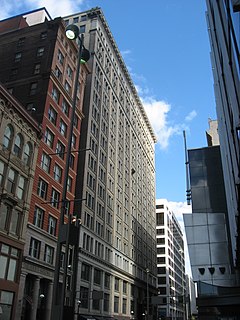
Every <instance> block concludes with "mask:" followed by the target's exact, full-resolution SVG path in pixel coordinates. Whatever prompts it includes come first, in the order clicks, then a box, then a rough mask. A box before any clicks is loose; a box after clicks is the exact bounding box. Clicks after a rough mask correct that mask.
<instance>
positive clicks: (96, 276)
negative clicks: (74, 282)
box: [94, 269, 102, 285]
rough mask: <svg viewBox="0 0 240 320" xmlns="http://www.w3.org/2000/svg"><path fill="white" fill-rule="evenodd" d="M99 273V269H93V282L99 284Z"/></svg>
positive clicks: (100, 273)
mask: <svg viewBox="0 0 240 320" xmlns="http://www.w3.org/2000/svg"><path fill="white" fill-rule="evenodd" d="M101 275H102V272H101V270H98V269H94V283H95V284H98V285H101Z"/></svg>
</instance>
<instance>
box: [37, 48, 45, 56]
mask: <svg viewBox="0 0 240 320" xmlns="http://www.w3.org/2000/svg"><path fill="white" fill-rule="evenodd" d="M43 54H44V47H39V48H38V49H37V57H42V56H43Z"/></svg>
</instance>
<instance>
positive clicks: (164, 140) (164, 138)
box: [136, 87, 183, 149]
mask: <svg viewBox="0 0 240 320" xmlns="http://www.w3.org/2000/svg"><path fill="white" fill-rule="evenodd" d="M136 88H137V90H138V93H139V94H140V96H142V95H143V94H144V95H145V94H146V92H143V91H142V89H140V88H139V87H136ZM141 100H142V103H143V106H144V109H145V111H146V113H147V115H148V118H149V120H150V122H151V124H152V126H153V129H154V132H155V134H156V136H157V140H158V143H159V145H160V147H161V148H162V149H166V148H167V147H168V145H169V139H170V138H171V137H172V136H173V135H174V134H180V133H182V130H183V126H182V125H179V124H173V125H171V124H169V121H168V114H169V112H170V110H171V105H170V104H168V103H167V102H166V101H162V100H156V99H154V98H151V97H146V96H145V97H144V98H141Z"/></svg>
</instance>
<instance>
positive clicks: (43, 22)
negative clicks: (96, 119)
mask: <svg viewBox="0 0 240 320" xmlns="http://www.w3.org/2000/svg"><path fill="white" fill-rule="evenodd" d="M0 30H1V33H0V46H1V50H0V61H1V66H0V79H1V81H2V82H4V84H5V86H6V87H7V88H8V91H9V92H10V93H11V95H13V96H15V97H17V98H18V100H19V101H21V103H22V105H23V107H24V108H25V111H26V112H28V113H30V114H31V116H32V117H33V118H35V120H37V122H38V125H39V126H40V127H41V128H42V131H43V135H42V137H41V140H40V142H39V148H38V154H36V155H35V156H36V157H37V164H36V171H35V174H34V182H33V187H32V190H31V203H30V205H29V217H28V218H29V219H28V225H27V229H26V230H25V231H24V238H25V239H26V243H25V247H24V254H23V255H21V258H22V264H21V266H22V268H21V276H20V281H19V288H20V289H19V295H18V297H17V301H18V303H17V305H16V311H15V312H13V313H12V314H11V315H10V318H6V319H16V320H17V319H29V320H35V319H36V318H38V319H46V320H47V319H50V314H51V303H52V292H53V279H54V269H55V259H56V241H57V235H58V221H59V216H60V210H61V207H62V202H61V200H62V192H63V177H64V172H65V168H66V149H67V146H68V144H71V147H72V151H73V152H72V153H71V156H70V163H69V175H68V183H67V196H66V197H67V200H69V202H68V203H67V204H68V205H69V206H68V207H67V210H68V211H67V212H68V213H72V212H73V199H74V198H75V196H74V194H75V185H76V175H77V162H78V154H79V153H78V152H76V150H78V148H79V140H80V128H81V119H82V118H83V112H82V101H83V93H84V83H85V80H86V74H87V73H88V72H89V71H88V69H87V67H86V66H82V68H81V74H80V77H79V83H81V84H80V85H79V88H80V89H79V90H78V93H77V107H76V113H75V115H74V128H73V136H72V139H71V136H70V129H69V128H70V125H71V124H70V119H71V113H72V107H71V106H72V101H73V88H74V84H75V83H74V81H75V80H74V79H75V74H76V59H77V54H78V48H77V46H76V44H75V43H74V42H72V41H70V40H68V39H67V38H66V36H65V25H64V23H63V22H62V19H61V18H56V19H54V20H51V19H50V17H49V15H48V13H47V12H46V10H45V9H39V10H35V11H32V12H29V13H26V14H23V15H20V16H17V17H12V18H9V19H6V20H4V21H1V22H0ZM33 123H34V122H33ZM19 126H20V122H19ZM22 126H23V128H25V127H24V124H23V123H22ZM21 130H23V129H19V130H18V131H19V132H20V131H21ZM24 130H25V131H26V130H27V129H24ZM16 148H17V147H16ZM16 148H15V147H14V150H13V151H14V152H15V149H16ZM29 173H31V171H29ZM31 175H32V176H31V179H33V173H31ZM1 215H2V213H1ZM67 220H68V217H67V215H66V216H65V222H67ZM71 249H72V247H71V246H70V250H69V251H70V253H69V261H68V264H69V265H71V264H72V262H71V259H72V258H73V255H72V254H71V252H72V250H71ZM61 255H62V260H61V261H62V263H63V261H64V257H65V256H66V255H65V252H64V249H63V250H62V252H61ZM19 257H20V256H19ZM19 272H20V270H19ZM59 274H60V281H62V275H63V268H62V266H60V270H59ZM71 275H72V272H71V270H68V271H67V276H68V283H67V290H66V300H67V298H68V296H69V294H70V292H71Z"/></svg>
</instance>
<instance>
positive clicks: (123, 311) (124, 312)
mask: <svg viewBox="0 0 240 320" xmlns="http://www.w3.org/2000/svg"><path fill="white" fill-rule="evenodd" d="M122 313H123V314H126V313H127V299H125V298H123V300H122Z"/></svg>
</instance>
